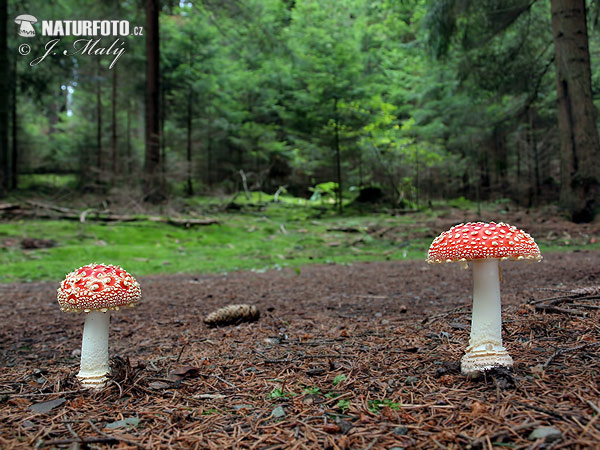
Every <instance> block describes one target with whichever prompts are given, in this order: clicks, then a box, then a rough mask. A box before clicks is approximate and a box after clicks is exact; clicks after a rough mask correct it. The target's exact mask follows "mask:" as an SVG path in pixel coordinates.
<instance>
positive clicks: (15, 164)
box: [10, 57, 19, 190]
mask: <svg viewBox="0 0 600 450" xmlns="http://www.w3.org/2000/svg"><path fill="white" fill-rule="evenodd" d="M12 74H13V79H12V86H11V88H12V89H11V90H12V102H11V110H12V121H11V122H12V157H11V159H10V164H11V175H10V187H11V189H13V190H15V189H17V188H18V187H19V140H18V138H19V135H18V133H17V89H18V87H19V86H18V84H17V80H18V73H17V58H15V57H13V70H12Z"/></svg>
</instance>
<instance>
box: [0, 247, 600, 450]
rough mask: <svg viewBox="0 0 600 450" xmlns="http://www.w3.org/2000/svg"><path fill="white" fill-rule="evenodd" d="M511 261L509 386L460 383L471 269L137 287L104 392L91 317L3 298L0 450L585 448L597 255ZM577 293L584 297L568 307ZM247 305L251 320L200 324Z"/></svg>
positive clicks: (6, 292)
mask: <svg viewBox="0 0 600 450" xmlns="http://www.w3.org/2000/svg"><path fill="white" fill-rule="evenodd" d="M544 256H545V258H544V260H543V261H542V262H541V263H539V264H537V263H521V262H508V261H507V262H505V263H503V272H502V274H503V283H502V295H503V324H504V339H505V345H506V347H507V348H508V350H509V352H510V353H511V355H512V356H513V358H514V361H515V367H514V371H513V372H512V373H507V372H501V371H497V372H495V373H493V374H488V375H486V376H480V377H478V378H467V377H465V376H463V375H462V374H461V373H460V368H459V360H460V357H461V355H462V353H463V351H464V349H465V346H466V344H467V341H468V334H469V328H470V296H471V271H465V270H463V269H461V268H460V267H459V265H455V264H444V265H434V266H428V265H427V264H425V263H424V262H423V261H422V260H421V261H387V262H360V263H355V264H352V265H350V266H345V265H344V266H342V265H335V264H329V265H312V266H306V267H302V268H301V270H292V269H283V270H274V271H266V272H264V273H252V272H246V271H244V272H233V273H229V274H220V275H198V276H194V275H168V276H165V275H163V276H151V277H142V278H141V279H140V283H141V286H142V291H143V302H141V303H140V305H139V306H138V307H137V308H135V309H128V310H123V311H119V312H117V313H113V316H112V323H111V337H110V348H111V355H112V357H113V359H112V366H113V372H112V381H111V382H110V384H109V385H108V386H107V387H106V388H105V389H103V390H100V391H98V392H92V391H86V390H81V389H80V388H79V386H78V384H77V381H76V378H75V375H76V373H77V369H78V356H79V350H78V349H79V345H80V339H81V332H82V327H83V318H82V317H81V316H80V315H77V314H66V313H61V312H60V310H59V308H58V304H57V303H56V300H55V298H56V288H57V283H28V284H4V285H0V317H2V320H1V322H2V327H1V329H0V348H1V359H0V391H1V392H0V447H1V448H34V447H36V448H105V447H109V446H116V447H118V448H147V449H156V448H164V449H167V448H169V449H171V448H214V449H224V448H260V449H266V448H269V449H275V448H286V449H287V448H307V449H314V448H331V449H348V448H356V449H392V448H396V449H397V448H427V449H430V448H436V447H438V448H491V447H492V446H502V447H510V448H565V447H566V448H594V447H596V448H597V446H598V445H599V444H598V443H599V442H600V420H598V419H599V417H600V386H599V380H600V345H599V344H600V311H599V310H598V306H597V299H598V292H597V291H594V292H592V293H591V295H584V294H580V295H579V296H578V297H577V296H575V295H572V296H570V297H569V298H568V299H566V300H567V301H565V302H562V303H560V302H559V303H557V302H554V303H552V302H544V303H542V304H552V305H554V306H553V308H554V309H552V308H550V309H543V308H539V306H540V304H536V303H535V300H540V299H543V298H546V297H556V296H564V295H566V294H565V293H563V292H555V291H547V290H543V289H547V288H555V289H559V290H567V291H569V290H572V289H576V288H581V287H590V286H597V285H598V284H599V279H600V252H597V251H594V250H579V251H565V252H558V253H548V254H546V255H544ZM576 297H577V298H576ZM232 303H250V304H253V305H256V306H257V307H258V308H259V310H260V312H261V317H260V319H259V320H258V321H256V322H252V323H242V324H239V325H235V326H228V327H221V328H208V327H207V326H206V325H205V324H204V323H203V321H202V319H203V317H205V315H206V314H207V313H209V312H211V311H213V310H215V309H217V308H219V307H221V306H224V305H227V304H232Z"/></svg>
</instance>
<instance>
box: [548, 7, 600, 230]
mask: <svg viewBox="0 0 600 450" xmlns="http://www.w3.org/2000/svg"><path fill="white" fill-rule="evenodd" d="M551 13H552V33H553V37H554V53H555V64H556V89H557V93H558V126H559V131H560V149H561V195H560V201H561V205H562V207H563V208H564V209H565V211H567V212H568V213H569V215H570V216H571V219H572V220H573V221H574V222H590V221H591V220H593V218H594V209H595V207H596V206H597V197H598V193H599V192H598V191H599V189H598V183H599V179H600V178H599V176H598V171H599V170H600V140H599V138H598V130H597V128H596V111H595V108H594V104H593V102H592V87H591V84H592V83H591V70H590V54H589V48H588V33H587V23H586V9H585V0H552V2H551Z"/></svg>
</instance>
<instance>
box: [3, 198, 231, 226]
mask: <svg viewBox="0 0 600 450" xmlns="http://www.w3.org/2000/svg"><path fill="white" fill-rule="evenodd" d="M26 203H27V205H29V206H26V205H19V204H11V205H7V207H5V208H2V207H1V206H2V205H0V213H3V214H4V215H5V216H6V215H11V216H27V217H35V218H38V219H55V220H56V219H59V220H75V221H77V222H81V223H85V221H86V220H88V221H97V222H140V221H144V220H147V221H150V222H158V223H166V224H169V225H173V226H177V227H184V228H190V227H194V226H205V225H215V224H219V223H220V222H219V220H217V219H212V218H203V219H191V218H189V219H188V218H181V217H161V216H143V215H139V216H133V215H127V214H111V213H110V212H108V211H94V210H93V209H86V210H85V211H82V212H79V211H76V210H74V209H69V208H63V207H59V206H53V205H46V204H43V203H37V202H32V201H28V202H26ZM15 205H16V206H15ZM9 206H10V207H9Z"/></svg>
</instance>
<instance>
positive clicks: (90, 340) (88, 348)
mask: <svg viewBox="0 0 600 450" xmlns="http://www.w3.org/2000/svg"><path fill="white" fill-rule="evenodd" d="M109 324H110V313H109V312H100V311H91V312H89V313H87V314H86V315H85V325H84V326H83V339H82V341H81V367H80V370H79V373H78V374H77V378H79V380H81V384H82V385H83V387H88V388H96V389H100V388H102V387H104V385H105V382H106V375H107V374H108V372H109V366H108V329H109Z"/></svg>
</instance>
